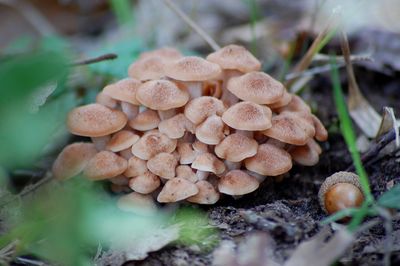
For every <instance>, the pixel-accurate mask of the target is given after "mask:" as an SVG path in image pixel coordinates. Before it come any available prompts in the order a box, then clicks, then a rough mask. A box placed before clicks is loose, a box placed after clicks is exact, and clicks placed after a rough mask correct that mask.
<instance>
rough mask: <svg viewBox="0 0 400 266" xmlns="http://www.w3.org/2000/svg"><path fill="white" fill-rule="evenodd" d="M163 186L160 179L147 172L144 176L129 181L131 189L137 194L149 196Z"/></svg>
mask: <svg viewBox="0 0 400 266" xmlns="http://www.w3.org/2000/svg"><path fill="white" fill-rule="evenodd" d="M160 184H161V181H160V178H159V177H158V176H156V175H155V174H153V173H151V172H149V171H147V172H145V173H144V174H141V175H138V176H135V177H132V178H131V180H129V187H130V188H131V189H132V190H133V191H136V192H139V193H142V194H149V193H151V192H153V191H154V190H156V189H157V188H158V187H159V186H160Z"/></svg>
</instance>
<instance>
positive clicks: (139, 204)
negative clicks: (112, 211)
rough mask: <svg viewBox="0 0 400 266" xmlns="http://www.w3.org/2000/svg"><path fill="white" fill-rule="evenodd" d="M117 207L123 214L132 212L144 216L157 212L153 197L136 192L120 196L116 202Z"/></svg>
mask: <svg viewBox="0 0 400 266" xmlns="http://www.w3.org/2000/svg"><path fill="white" fill-rule="evenodd" d="M117 207H118V208H119V209H120V210H122V211H125V212H133V213H136V214H139V215H145V216H148V215H153V214H155V213H156V212H157V205H156V204H155V202H154V199H153V197H152V196H151V195H143V194H140V193H137V192H131V193H129V194H126V195H123V196H121V197H120V198H119V199H118V201H117Z"/></svg>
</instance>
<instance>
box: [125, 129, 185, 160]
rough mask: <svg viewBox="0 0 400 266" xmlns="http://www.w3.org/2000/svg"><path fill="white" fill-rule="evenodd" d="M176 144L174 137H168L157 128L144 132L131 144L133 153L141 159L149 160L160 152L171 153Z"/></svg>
mask: <svg viewBox="0 0 400 266" xmlns="http://www.w3.org/2000/svg"><path fill="white" fill-rule="evenodd" d="M176 144H177V140H176V139H170V138H168V137H167V136H166V135H164V134H162V133H161V132H159V131H158V130H152V131H148V132H146V133H145V134H144V135H143V136H142V137H141V138H140V139H139V141H137V142H136V143H135V144H134V145H133V146H132V153H133V155H135V156H137V157H139V158H140V159H143V160H149V159H150V158H151V157H153V156H154V155H156V154H158V153H160V152H167V153H171V152H173V151H174V150H175V148H176Z"/></svg>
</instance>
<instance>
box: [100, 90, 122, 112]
mask: <svg viewBox="0 0 400 266" xmlns="http://www.w3.org/2000/svg"><path fill="white" fill-rule="evenodd" d="M96 103H99V104H101V105H104V106H106V107H108V108H111V109H114V108H115V107H117V104H118V102H117V100H115V99H113V98H111V97H110V96H108V95H106V94H104V93H103V92H99V93H98V94H97V96H96Z"/></svg>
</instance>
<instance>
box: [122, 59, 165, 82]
mask: <svg viewBox="0 0 400 266" xmlns="http://www.w3.org/2000/svg"><path fill="white" fill-rule="evenodd" d="M165 65H166V60H165V59H163V58H160V57H146V58H142V59H138V60H137V61H135V62H133V63H132V64H131V65H130V66H129V69H128V75H129V76H130V77H132V78H135V79H138V80H141V81H146V80H152V79H160V78H163V77H165Z"/></svg>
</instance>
